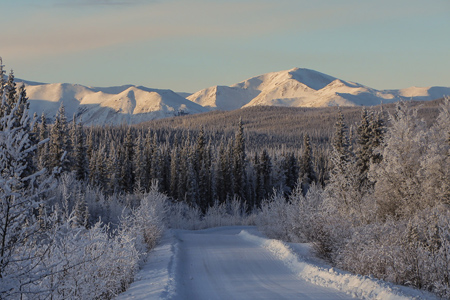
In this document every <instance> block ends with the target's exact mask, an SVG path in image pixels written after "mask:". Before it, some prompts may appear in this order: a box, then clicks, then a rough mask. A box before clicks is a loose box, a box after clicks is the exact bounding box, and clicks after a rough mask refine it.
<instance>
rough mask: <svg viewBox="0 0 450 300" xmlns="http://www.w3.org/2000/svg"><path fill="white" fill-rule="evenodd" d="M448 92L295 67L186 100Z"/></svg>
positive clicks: (272, 100)
mask: <svg viewBox="0 0 450 300" xmlns="http://www.w3.org/2000/svg"><path fill="white" fill-rule="evenodd" d="M445 95H450V88H446V87H428V88H417V87H412V88H408V89H402V90H382V91H379V90H376V89H373V88H370V87H367V86H364V85H362V84H359V83H355V82H350V81H345V80H341V79H338V78H335V77H332V76H329V75H326V74H323V73H320V72H317V71H314V70H309V69H299V68H294V69H291V70H287V71H280V72H272V73H267V74H263V75H260V76H257V77H253V78H250V79H247V80H245V81H242V82H240V83H237V84H235V85H232V86H229V87H228V86H214V87H210V88H207V89H204V90H201V91H199V92H197V93H194V94H192V95H191V96H188V97H187V99H189V100H191V101H193V102H195V103H198V104H200V105H202V106H205V107H208V108H211V109H220V110H231V109H238V108H241V107H249V106H289V107H324V106H335V105H339V106H356V105H365V106H372V105H378V104H380V103H382V102H383V103H392V102H396V101H399V100H401V99H404V100H410V99H412V100H434V99H437V98H441V97H443V96H445Z"/></svg>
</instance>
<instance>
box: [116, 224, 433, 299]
mask: <svg viewBox="0 0 450 300" xmlns="http://www.w3.org/2000/svg"><path fill="white" fill-rule="evenodd" d="M354 298H359V299H387V300H389V299H437V298H435V297H433V296H432V295H429V294H426V293H423V292H421V291H417V290H414V289H409V288H405V287H400V286H394V285H392V284H388V283H385V282H382V281H379V280H375V279H373V278H369V277H366V276H359V275H352V274H348V273H346V272H343V271H340V270H336V269H334V268H331V267H329V266H327V265H326V264H324V263H323V262H321V261H320V260H318V259H316V258H314V256H313V255H312V254H311V252H310V250H309V247H308V245H303V244H292V245H287V244H285V243H283V242H280V241H278V240H271V239H267V238H265V237H264V236H263V235H262V234H261V233H259V232H258V230H257V229H256V228H255V227H249V226H233V227H219V228H212V229H206V230H199V231H188V230H170V231H168V232H167V233H166V235H165V236H164V238H163V239H162V241H161V243H160V245H159V246H158V247H156V248H155V249H154V250H153V251H152V252H151V253H150V255H149V259H148V261H147V263H146V265H145V266H144V268H143V269H142V270H141V271H140V272H139V273H138V275H137V277H136V281H135V282H134V283H133V284H132V285H131V286H130V288H129V289H128V291H126V292H125V293H122V294H121V295H119V296H118V297H117V298H116V300H125V299H176V300H178V299H354Z"/></svg>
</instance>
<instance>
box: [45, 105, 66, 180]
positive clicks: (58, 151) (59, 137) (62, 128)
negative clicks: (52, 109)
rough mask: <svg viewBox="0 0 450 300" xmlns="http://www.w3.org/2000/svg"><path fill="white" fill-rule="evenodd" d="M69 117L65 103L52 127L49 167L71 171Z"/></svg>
mask: <svg viewBox="0 0 450 300" xmlns="http://www.w3.org/2000/svg"><path fill="white" fill-rule="evenodd" d="M68 137H69V132H68V128H67V119H66V115H65V109H64V105H63V103H61V106H60V107H59V110H58V112H57V113H56V116H55V123H54V124H53V125H52V127H51V129H50V145H49V167H50V168H51V169H54V168H55V167H61V171H62V172H65V171H70V168H71V166H70V161H69V155H70V154H69V151H70V141H69V138H68Z"/></svg>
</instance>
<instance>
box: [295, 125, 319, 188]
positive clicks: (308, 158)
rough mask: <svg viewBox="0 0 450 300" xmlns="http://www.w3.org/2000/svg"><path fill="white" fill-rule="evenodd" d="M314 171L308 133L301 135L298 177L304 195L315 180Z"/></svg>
mask: <svg viewBox="0 0 450 300" xmlns="http://www.w3.org/2000/svg"><path fill="white" fill-rule="evenodd" d="M316 180H317V178H316V172H315V171H314V163H313V156H312V147H311V140H310V137H309V134H305V135H304V137H303V155H302V157H301V165H300V178H299V181H300V182H301V186H302V192H303V195H304V196H305V195H306V194H307V193H308V190H309V187H310V185H311V184H312V183H313V182H316Z"/></svg>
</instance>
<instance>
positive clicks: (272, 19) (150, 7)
mask: <svg viewBox="0 0 450 300" xmlns="http://www.w3.org/2000/svg"><path fill="white" fill-rule="evenodd" d="M50 1H51V2H50V3H53V4H59V5H63V4H64V5H69V3H70V5H78V6H80V7H83V8H82V9H81V8H80V9H69V8H67V9H63V8H61V6H60V7H59V8H57V7H53V8H51V9H50V8H49V9H45V10H44V9H41V10H36V11H34V12H33V14H30V15H27V16H21V22H17V24H15V26H12V27H10V28H9V29H8V30H4V31H2V33H1V34H2V36H1V44H0V53H1V55H3V56H4V57H8V56H14V57H24V58H26V57H28V58H38V57H42V56H52V55H60V54H67V53H77V52H83V51H90V50H94V49H100V48H109V47H115V46H117V45H129V44H133V43H140V42H153V41H154V42H155V43H158V42H163V41H164V40H166V39H172V40H176V39H179V38H204V39H210V41H211V43H214V41H216V39H220V40H221V41H226V40H227V39H234V40H238V39H247V38H250V39H251V38H257V37H261V36H271V35H277V34H280V33H281V34H286V33H288V34H292V36H293V37H294V38H295V36H298V35H299V34H301V33H302V32H316V31H320V30H330V29H331V30H336V28H338V27H343V26H347V27H348V26H354V25H355V24H356V25H358V24H361V23H365V22H368V21H371V22H373V23H376V22H379V21H380V20H381V19H383V18H386V17H388V18H399V17H401V16H400V15H399V14H398V12H399V11H400V10H402V13H403V14H406V13H408V14H416V12H415V11H413V12H409V11H408V9H405V8H399V9H392V10H390V11H388V12H387V13H386V6H387V5H388V1H387V0H383V1H381V2H382V3H384V4H383V5H381V6H378V5H375V4H373V5H369V4H360V2H359V1H358V2H355V1H350V3H348V2H347V5H343V4H341V3H340V2H338V3H336V2H330V1H323V0H321V1H318V2H320V3H321V4H320V3H318V4H316V2H315V1H314V2H313V1H299V0H295V1H294V0H278V1H269V0H245V1H243V0H241V1H231V0H227V1H226V0H189V1H187V0H164V1H163V0H160V1H155V0H129V1H126V0H91V1H88V0H67V1H62V0H58V1H55V0H50ZM324 3H327V5H324ZM128 4H129V5H128ZM137 4H139V5H137ZM92 5H96V6H110V7H120V9H89V8H86V6H92ZM0 22H1V20H0ZM0 27H2V26H1V24H0Z"/></svg>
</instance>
